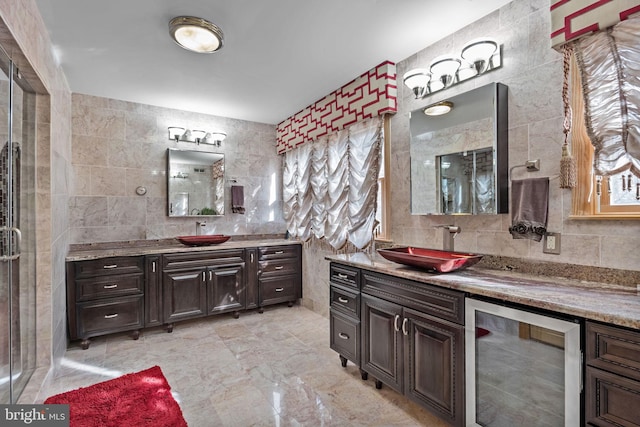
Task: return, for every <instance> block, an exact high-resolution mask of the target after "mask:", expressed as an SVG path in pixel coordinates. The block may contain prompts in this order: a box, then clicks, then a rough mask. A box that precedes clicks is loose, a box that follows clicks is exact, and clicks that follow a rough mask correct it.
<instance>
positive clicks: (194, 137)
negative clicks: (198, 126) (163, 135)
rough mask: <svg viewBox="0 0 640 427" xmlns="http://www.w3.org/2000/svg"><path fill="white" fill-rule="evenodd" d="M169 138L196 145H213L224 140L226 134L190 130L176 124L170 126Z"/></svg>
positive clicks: (217, 145)
mask: <svg viewBox="0 0 640 427" xmlns="http://www.w3.org/2000/svg"><path fill="white" fill-rule="evenodd" d="M168 129H169V139H170V140H172V141H175V142H192V143H195V144H197V145H200V144H205V145H215V146H216V147H219V146H220V143H221V142H222V141H224V139H225V138H226V137H227V134H226V133H225V132H222V131H204V130H190V129H185V128H183V127H178V126H170V127H169V128H168Z"/></svg>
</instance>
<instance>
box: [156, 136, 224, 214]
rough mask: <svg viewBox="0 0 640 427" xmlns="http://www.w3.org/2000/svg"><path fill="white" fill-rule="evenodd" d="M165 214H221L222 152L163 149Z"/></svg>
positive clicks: (222, 204)
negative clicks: (164, 153) (164, 158)
mask: <svg viewBox="0 0 640 427" xmlns="http://www.w3.org/2000/svg"><path fill="white" fill-rule="evenodd" d="M167 196H168V197H167V201H168V206H167V208H168V210H167V214H168V215H169V216H180V217H184V216H219V215H224V154H220V153H208V152H204V151H188V150H177V149H174V148H169V149H167Z"/></svg>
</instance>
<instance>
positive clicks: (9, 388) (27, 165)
mask: <svg viewBox="0 0 640 427" xmlns="http://www.w3.org/2000/svg"><path fill="white" fill-rule="evenodd" d="M0 69H1V72H0V111H1V112H2V120H0V403H16V402H17V400H18V397H19V396H20V393H21V392H22V390H23V389H24V386H25V385H26V383H27V381H28V380H29V377H30V376H31V373H32V372H33V370H34V368H35V358H36V347H35V318H36V313H35V299H36V290H35V267H34V266H35V168H36V165H35V146H36V145H35V94H34V93H33V91H30V90H28V86H26V83H21V84H18V82H20V81H21V78H20V76H19V73H18V72H17V70H16V69H15V67H14V65H13V63H12V62H11V61H10V60H9V58H8V57H7V55H6V53H5V52H3V51H2V50H0ZM25 89H26V90H25Z"/></svg>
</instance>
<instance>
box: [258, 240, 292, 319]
mask: <svg viewBox="0 0 640 427" xmlns="http://www.w3.org/2000/svg"><path fill="white" fill-rule="evenodd" d="M257 279H258V282H257V283H258V307H259V309H260V312H262V310H263V308H264V307H265V306H267V305H272V304H279V303H283V302H286V303H288V304H289V306H290V307H291V306H292V305H293V303H294V302H295V301H296V300H297V299H299V298H302V248H301V246H300V245H286V246H264V247H260V248H258V274H257Z"/></svg>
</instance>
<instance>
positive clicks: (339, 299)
mask: <svg viewBox="0 0 640 427" xmlns="http://www.w3.org/2000/svg"><path fill="white" fill-rule="evenodd" d="M338 302H341V303H343V304H346V303H348V302H349V300H348V299H346V298H342V297H338Z"/></svg>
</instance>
